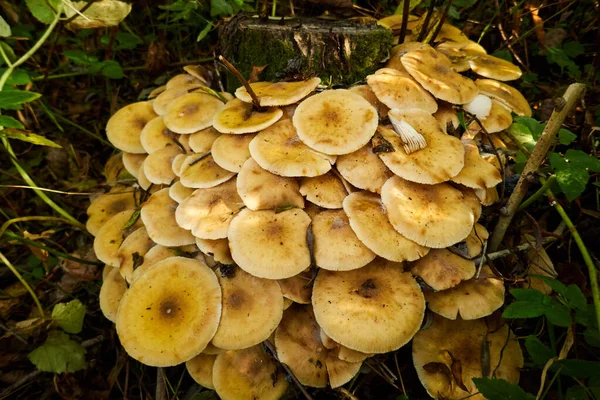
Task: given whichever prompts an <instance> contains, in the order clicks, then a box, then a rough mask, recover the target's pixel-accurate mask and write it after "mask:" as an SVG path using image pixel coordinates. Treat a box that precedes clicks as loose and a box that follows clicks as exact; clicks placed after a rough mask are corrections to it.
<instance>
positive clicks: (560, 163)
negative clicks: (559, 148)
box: [548, 152, 569, 171]
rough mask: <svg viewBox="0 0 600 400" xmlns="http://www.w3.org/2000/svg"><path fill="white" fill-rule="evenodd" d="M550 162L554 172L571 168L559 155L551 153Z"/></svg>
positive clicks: (549, 155) (549, 154)
mask: <svg viewBox="0 0 600 400" xmlns="http://www.w3.org/2000/svg"><path fill="white" fill-rule="evenodd" d="M548 160H549V161H550V166H551V167H552V169H553V170H554V171H560V170H561V169H565V168H568V167H569V163H568V162H567V161H566V160H565V159H564V157H563V156H561V155H560V154H558V153H554V152H549V153H548Z"/></svg>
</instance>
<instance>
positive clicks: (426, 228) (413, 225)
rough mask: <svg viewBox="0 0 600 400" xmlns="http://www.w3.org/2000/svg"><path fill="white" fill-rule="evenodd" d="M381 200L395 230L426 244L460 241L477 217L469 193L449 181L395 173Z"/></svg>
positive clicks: (444, 244)
mask: <svg viewBox="0 0 600 400" xmlns="http://www.w3.org/2000/svg"><path fill="white" fill-rule="evenodd" d="M381 200H382V201H383V204H384V205H385V208H386V210H387V212H388V218H389V220H390V223H391V224H392V226H393V227H394V229H396V230H397V231H398V232H399V233H401V234H402V236H404V237H406V238H407V239H410V240H412V241H414V242H417V243H418V244H420V245H422V246H426V247H433V248H444V247H448V246H451V245H453V244H455V243H458V242H460V241H461V240H463V239H464V238H466V237H467V236H468V235H469V233H470V232H471V229H473V225H474V224H475V221H476V220H477V218H475V216H476V211H477V210H476V209H475V206H474V204H472V201H471V199H470V198H468V195H467V194H465V193H464V192H463V191H461V190H459V189H456V188H454V187H452V186H451V185H449V184H447V183H439V184H437V185H422V184H419V183H414V182H409V181H407V180H404V179H402V178H400V177H398V176H394V177H392V178H390V179H389V180H388V181H387V182H386V183H385V185H383V189H382V190H381ZM467 200H468V201H467ZM475 201H477V203H479V202H478V200H477V198H476V197H475Z"/></svg>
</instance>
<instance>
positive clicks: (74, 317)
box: [52, 299, 86, 333]
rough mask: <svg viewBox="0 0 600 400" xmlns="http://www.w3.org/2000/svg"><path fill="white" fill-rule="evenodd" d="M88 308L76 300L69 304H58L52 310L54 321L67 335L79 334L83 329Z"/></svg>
mask: <svg viewBox="0 0 600 400" xmlns="http://www.w3.org/2000/svg"><path fill="white" fill-rule="evenodd" d="M85 313H86V307H85V306H84V305H83V304H82V303H81V301H79V300H77V299H75V300H72V301H70V302H68V303H58V304H57V305H55V306H54V308H53V309H52V319H53V320H54V321H56V323H57V324H58V326H60V327H61V328H62V329H63V330H64V331H65V332H67V333H79V332H81V329H82V328H83V318H84V317H85Z"/></svg>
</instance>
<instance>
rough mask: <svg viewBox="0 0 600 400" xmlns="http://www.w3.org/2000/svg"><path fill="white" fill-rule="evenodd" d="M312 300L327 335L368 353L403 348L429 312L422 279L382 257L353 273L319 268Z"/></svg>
mask: <svg viewBox="0 0 600 400" xmlns="http://www.w3.org/2000/svg"><path fill="white" fill-rule="evenodd" d="M312 304H313V308H314V312H315V317H316V319H317V322H318V323H319V326H320V327H321V328H322V329H323V330H324V331H325V333H326V334H327V336H329V337H331V338H332V339H333V340H334V341H336V342H338V343H340V344H341V345H343V346H346V347H348V348H350V349H353V350H357V351H360V352H363V353H387V352H389V351H393V350H397V349H399V348H400V347H402V346H404V345H405V344H406V343H408V341H409V340H410V339H411V338H412V337H413V336H414V334H415V333H416V332H417V331H418V330H419V328H420V327H421V322H422V321H423V317H424V315H425V298H424V297H423V292H422V291H421V288H420V287H419V284H418V283H417V281H416V280H415V279H414V278H413V276H412V275H411V274H410V273H409V272H403V269H402V264H398V263H392V262H390V261H385V260H381V259H375V260H374V261H373V262H371V263H370V264H368V265H367V266H365V267H363V268H360V269H355V270H352V271H335V272H334V271H327V270H323V269H321V270H319V274H318V275H317V279H316V280H315V286H314V288H313V295H312Z"/></svg>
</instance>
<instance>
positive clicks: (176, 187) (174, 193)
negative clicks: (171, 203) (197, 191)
mask: <svg viewBox="0 0 600 400" xmlns="http://www.w3.org/2000/svg"><path fill="white" fill-rule="evenodd" d="M192 193H194V189H191V188H187V187H185V186H183V185H182V184H181V182H180V181H177V182H173V184H172V185H171V186H169V197H170V198H172V199H173V200H175V201H176V202H177V203H179V204H181V203H183V202H184V201H185V199H187V198H188V197H190V196H191V195H192Z"/></svg>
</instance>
